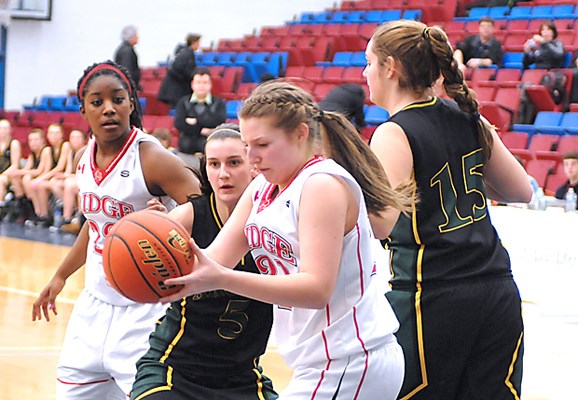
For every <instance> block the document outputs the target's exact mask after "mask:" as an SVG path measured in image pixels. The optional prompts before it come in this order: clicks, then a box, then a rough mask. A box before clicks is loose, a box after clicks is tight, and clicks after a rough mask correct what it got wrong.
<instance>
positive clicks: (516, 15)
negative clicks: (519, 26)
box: [508, 6, 532, 19]
mask: <svg viewBox="0 0 578 400" xmlns="http://www.w3.org/2000/svg"><path fill="white" fill-rule="evenodd" d="M531 16H532V7H527V6H517V7H512V10H510V16H509V17H508V19H531Z"/></svg>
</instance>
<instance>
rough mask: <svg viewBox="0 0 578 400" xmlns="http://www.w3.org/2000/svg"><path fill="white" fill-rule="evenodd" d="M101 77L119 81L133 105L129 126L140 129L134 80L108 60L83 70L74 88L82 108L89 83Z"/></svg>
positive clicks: (139, 111) (139, 114) (125, 71)
mask: <svg viewBox="0 0 578 400" xmlns="http://www.w3.org/2000/svg"><path fill="white" fill-rule="evenodd" d="M101 75H113V76H116V77H117V78H118V80H120V82H121V83H122V86H123V87H124V88H125V89H126V91H127V92H128V94H129V96H130V100H131V101H132V102H133V104H134V108H133V110H132V112H131V114H130V125H132V126H136V127H137V128H139V129H142V110H141V106H140V101H139V100H138V92H137V87H136V84H135V83H134V80H133V79H132V77H131V76H130V73H129V72H128V70H127V69H126V68H125V67H124V66H122V65H120V64H117V63H115V62H114V61H111V60H108V61H104V62H100V63H95V64H92V65H91V66H90V67H88V68H86V69H85V70H84V73H83V74H82V77H81V78H80V79H79V80H78V84H77V86H76V94H77V96H78V99H79V100H80V102H81V104H82V105H83V106H84V96H85V95H86V89H87V87H88V85H89V84H90V82H91V81H92V80H93V79H94V78H96V77H97V76H101Z"/></svg>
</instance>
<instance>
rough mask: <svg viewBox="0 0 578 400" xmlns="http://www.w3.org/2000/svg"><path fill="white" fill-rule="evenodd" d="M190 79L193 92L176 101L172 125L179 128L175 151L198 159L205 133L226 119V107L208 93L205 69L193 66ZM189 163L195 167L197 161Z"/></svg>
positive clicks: (209, 79) (207, 133) (209, 89)
mask: <svg viewBox="0 0 578 400" xmlns="http://www.w3.org/2000/svg"><path fill="white" fill-rule="evenodd" d="M190 82H191V88H192V90H193V94H192V95H190V96H189V95H185V96H183V97H181V99H180V100H179V101H178V103H177V105H176V107H175V117H174V125H175V128H177V129H178V130H179V151H180V152H181V153H185V154H192V155H195V156H196V158H197V159H198V157H200V156H201V155H202V154H203V153H204V151H205V143H206V142H207V136H209V134H210V133H211V132H212V131H213V128H215V127H216V126H217V125H220V124H222V123H224V122H225V121H226V120H227V107H226V102H225V100H223V99H221V98H219V97H217V96H213V95H212V94H211V73H210V72H209V69H208V68H206V67H199V68H197V69H195V72H194V74H193V78H192V80H191V81H190ZM192 166H193V167H197V168H198V166H199V165H198V161H197V162H195V164H194V165H192Z"/></svg>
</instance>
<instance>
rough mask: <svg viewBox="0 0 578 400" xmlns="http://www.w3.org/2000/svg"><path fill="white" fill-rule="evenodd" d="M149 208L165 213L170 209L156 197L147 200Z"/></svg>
mask: <svg viewBox="0 0 578 400" xmlns="http://www.w3.org/2000/svg"><path fill="white" fill-rule="evenodd" d="M147 210H153V211H159V212H162V213H165V214H166V213H167V211H168V210H167V208H166V207H165V205H164V204H163V203H161V201H160V200H159V199H158V198H156V197H155V198H154V199H150V200H149V201H147Z"/></svg>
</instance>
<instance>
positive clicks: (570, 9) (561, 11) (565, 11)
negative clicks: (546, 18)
mask: <svg viewBox="0 0 578 400" xmlns="http://www.w3.org/2000/svg"><path fill="white" fill-rule="evenodd" d="M552 18H554V19H563V18H572V19H574V18H576V12H575V6H574V5H573V4H557V5H555V6H554V7H552Z"/></svg>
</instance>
